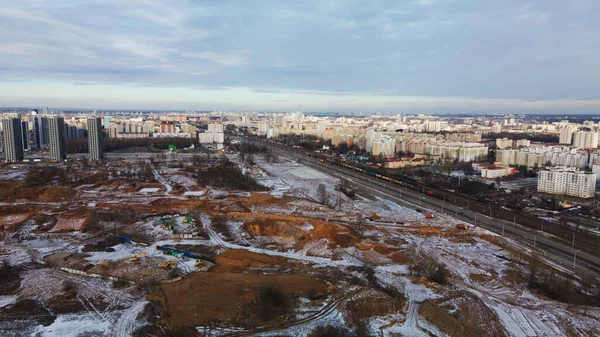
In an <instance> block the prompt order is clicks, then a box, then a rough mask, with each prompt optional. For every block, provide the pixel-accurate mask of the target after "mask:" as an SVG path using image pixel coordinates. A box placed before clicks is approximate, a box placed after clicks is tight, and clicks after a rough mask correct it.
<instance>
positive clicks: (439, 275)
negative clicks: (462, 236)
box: [407, 247, 448, 285]
mask: <svg viewBox="0 0 600 337" xmlns="http://www.w3.org/2000/svg"><path fill="white" fill-rule="evenodd" d="M407 255H408V256H409V257H410V259H411V261H412V264H411V269H412V271H413V272H414V273H415V274H416V275H419V276H423V277H425V278H427V279H428V280H429V281H431V282H435V283H438V284H442V285H443V284H446V283H447V280H446V278H447V274H448V271H447V270H446V268H444V266H443V265H442V264H441V263H439V262H438V261H436V260H435V259H433V258H432V257H430V256H427V255H424V254H423V252H422V251H421V250H419V249H418V248H417V247H412V248H411V249H409V250H408V251H407Z"/></svg>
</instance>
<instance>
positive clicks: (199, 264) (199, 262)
mask: <svg viewBox="0 0 600 337" xmlns="http://www.w3.org/2000/svg"><path fill="white" fill-rule="evenodd" d="M194 267H196V268H198V269H200V271H208V268H210V265H209V263H208V262H206V261H202V260H196V263H195V264H194Z"/></svg>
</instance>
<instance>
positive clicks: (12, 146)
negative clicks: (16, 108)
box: [2, 118, 24, 163]
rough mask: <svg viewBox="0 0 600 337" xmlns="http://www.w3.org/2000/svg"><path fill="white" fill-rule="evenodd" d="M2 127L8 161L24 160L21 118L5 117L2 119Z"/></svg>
mask: <svg viewBox="0 0 600 337" xmlns="http://www.w3.org/2000/svg"><path fill="white" fill-rule="evenodd" d="M2 129H3V130H4V135H3V142H4V155H5V160H6V162H7V163H9V162H18V161H22V160H23V158H24V154H23V153H24V152H23V135H22V129H21V119H20V118H5V119H3V120H2Z"/></svg>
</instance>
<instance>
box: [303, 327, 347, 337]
mask: <svg viewBox="0 0 600 337" xmlns="http://www.w3.org/2000/svg"><path fill="white" fill-rule="evenodd" d="M349 336H352V334H350V333H349V332H348V331H347V330H346V329H344V328H342V327H337V326H333V325H324V326H320V327H318V328H316V329H314V330H313V331H312V332H311V333H310V334H309V335H308V337H349Z"/></svg>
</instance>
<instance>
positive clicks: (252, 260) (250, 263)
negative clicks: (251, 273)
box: [210, 250, 286, 273]
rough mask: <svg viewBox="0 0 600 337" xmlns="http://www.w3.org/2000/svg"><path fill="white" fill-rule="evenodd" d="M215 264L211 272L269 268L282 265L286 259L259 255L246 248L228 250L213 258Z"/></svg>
mask: <svg viewBox="0 0 600 337" xmlns="http://www.w3.org/2000/svg"><path fill="white" fill-rule="evenodd" d="M215 262H216V266H215V267H213V268H211V269H210V271H211V272H215V273H229V272H241V271H244V270H247V269H249V268H271V267H277V266H283V265H285V264H286V260H285V259H284V258H282V257H279V256H269V255H261V254H256V253H252V252H249V251H247V250H228V251H226V252H225V253H223V254H221V255H219V256H217V257H216V258H215Z"/></svg>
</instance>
